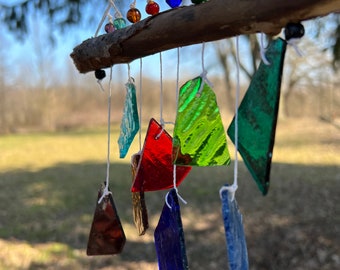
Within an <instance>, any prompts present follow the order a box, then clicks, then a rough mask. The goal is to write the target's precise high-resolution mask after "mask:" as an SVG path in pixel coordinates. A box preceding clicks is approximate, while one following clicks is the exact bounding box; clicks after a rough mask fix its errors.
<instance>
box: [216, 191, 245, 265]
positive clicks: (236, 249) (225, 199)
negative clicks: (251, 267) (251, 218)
mask: <svg viewBox="0 0 340 270" xmlns="http://www.w3.org/2000/svg"><path fill="white" fill-rule="evenodd" d="M231 197H232V196H231V195H230V194H229V191H228V190H223V191H222V192H221V199H222V217H223V223H224V230H225V235H226V240H227V251H228V261H229V269H230V270H248V252H247V243H246V239H245V235H244V230H243V224H242V215H241V213H240V212H239V210H238V206H237V202H236V199H235V198H234V199H233V200H232V199H231Z"/></svg>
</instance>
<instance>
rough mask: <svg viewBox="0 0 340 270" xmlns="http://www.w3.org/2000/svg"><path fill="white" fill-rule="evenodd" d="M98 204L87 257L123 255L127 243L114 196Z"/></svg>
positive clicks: (105, 198)
mask: <svg viewBox="0 0 340 270" xmlns="http://www.w3.org/2000/svg"><path fill="white" fill-rule="evenodd" d="M102 192H103V187H102V188H101V190H99V192H98V200H99V198H101V196H102ZM98 200H97V203H96V210H95V212H94V216H93V221H92V226H91V231H90V235H89V240H88V243H87V251H86V253H87V255H88V256H91V255H112V254H118V253H121V252H122V250H123V247H124V244H125V241H126V238H125V234H124V231H123V227H122V224H121V222H120V219H119V216H118V214H117V210H116V207H115V204H114V202H113V198H112V195H111V194H109V195H107V196H105V197H104V199H103V200H102V201H101V202H100V203H98Z"/></svg>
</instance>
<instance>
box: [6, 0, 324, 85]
mask: <svg viewBox="0 0 340 270" xmlns="http://www.w3.org/2000/svg"><path fill="white" fill-rule="evenodd" d="M157 2H158V3H159V5H160V9H161V11H164V10H167V9H169V6H168V5H167V4H166V3H165V1H164V0H158V1H157ZM103 3H105V2H104V1H103ZM116 3H117V5H118V7H119V8H120V9H121V13H122V14H123V16H124V15H125V14H126V11H127V10H128V8H129V5H128V4H126V3H127V2H126V1H123V0H117V1H116ZM122 3H125V5H123V4H122ZM184 3H185V4H190V1H189V0H187V1H186V2H184ZM145 4H146V0H145V1H137V8H138V9H139V10H140V11H141V12H142V19H144V18H146V17H147V16H148V15H147V14H146V13H145ZM96 8H97V10H95V9H93V7H89V8H88V9H87V10H84V14H83V17H84V19H85V20H84V21H86V18H90V17H94V18H95V19H94V22H92V23H90V24H85V23H81V24H79V25H77V26H73V27H70V28H69V29H67V30H66V31H65V32H64V33H61V32H60V31H59V30H58V28H57V27H56V28H53V29H50V27H49V24H47V23H46V21H45V20H46V19H47V18H46V16H41V17H39V16H34V15H33V14H28V15H29V18H30V32H29V34H28V36H27V37H26V38H25V39H24V41H23V42H21V41H18V40H17V39H16V38H15V37H14V36H13V35H12V34H11V33H9V32H8V31H6V30H5V31H2V32H1V33H0V56H1V57H2V62H3V65H5V66H6V69H5V73H6V75H5V78H6V83H7V84H9V85H11V84H14V83H16V84H17V82H18V81H22V82H23V83H24V84H25V85H26V86H34V85H35V84H36V83H37V82H39V81H40V80H41V78H43V77H44V78H45V81H46V84H47V85H48V86H51V85H53V84H64V83H65V82H66V81H67V80H68V79H69V78H70V76H71V77H72V79H73V80H74V81H81V80H83V79H84V77H89V76H92V77H93V74H92V73H90V74H87V75H83V74H79V73H78V71H77V70H76V68H75V66H74V65H73V62H72V60H71V58H70V56H69V55H70V53H71V52H72V50H73V48H74V47H75V46H76V45H78V44H80V43H81V42H82V41H83V40H86V39H88V38H90V37H93V36H94V34H95V31H96V29H97V27H98V24H99V22H100V19H101V18H102V16H103V14H104V11H105V8H106V5H104V4H103V5H102V6H100V5H98V6H97V7H96ZM110 13H111V15H113V14H114V10H112V11H111V12H110ZM104 24H105V23H104ZM304 24H305V25H309V27H307V28H306V32H307V34H308V32H310V31H313V27H310V26H311V24H310V23H309V24H306V23H304ZM2 28H3V29H6V28H5V27H2ZM103 28H104V26H102V27H101V30H100V32H99V34H105V32H104V30H103ZM49 34H52V35H53V36H54V37H55V39H56V43H55V45H54V46H53V47H52V46H51V42H50V41H49ZM316 45H320V44H316ZM204 48H205V50H204V67H205V69H206V70H207V71H208V76H216V75H222V72H223V71H222V69H221V67H220V66H219V65H218V64H216V63H217V58H216V55H215V53H214V48H213V44H212V43H206V44H205V47H204ZM245 51H246V49H245V48H244V47H243V45H242V42H240V55H241V57H242V60H243V61H247V55H246V53H245ZM201 59H202V44H197V45H193V46H188V47H183V48H180V77H181V75H182V77H183V75H185V76H186V77H194V76H198V75H200V74H201V73H202V60H201ZM176 65H177V50H176V49H173V50H169V51H165V52H163V53H162V75H163V79H176V74H177V70H176ZM119 66H120V69H121V71H120V72H117V74H114V76H115V77H116V79H119V80H125V79H127V70H128V68H127V65H126V64H122V65H119ZM130 67H131V74H132V76H135V77H136V76H138V75H139V72H140V71H139V68H140V61H139V60H135V61H133V62H132V63H131V64H130ZM160 69H161V66H160V55H159V54H156V55H153V56H150V57H145V58H143V76H144V77H149V78H153V79H156V80H159V78H160ZM27 71H29V72H27ZM117 77H118V78H117ZM123 77H125V78H123Z"/></svg>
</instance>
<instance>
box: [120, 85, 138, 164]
mask: <svg viewBox="0 0 340 270" xmlns="http://www.w3.org/2000/svg"><path fill="white" fill-rule="evenodd" d="M125 87H126V98H125V104H124V112H123V117H122V122H121V124H120V135H119V139H118V145H119V157H120V158H124V157H125V156H126V154H127V152H128V150H129V148H130V146H131V143H132V141H133V139H134V138H135V136H136V134H137V132H138V130H139V118H138V110H137V98H136V88H135V85H134V84H133V83H131V82H128V83H127V84H126V85H125Z"/></svg>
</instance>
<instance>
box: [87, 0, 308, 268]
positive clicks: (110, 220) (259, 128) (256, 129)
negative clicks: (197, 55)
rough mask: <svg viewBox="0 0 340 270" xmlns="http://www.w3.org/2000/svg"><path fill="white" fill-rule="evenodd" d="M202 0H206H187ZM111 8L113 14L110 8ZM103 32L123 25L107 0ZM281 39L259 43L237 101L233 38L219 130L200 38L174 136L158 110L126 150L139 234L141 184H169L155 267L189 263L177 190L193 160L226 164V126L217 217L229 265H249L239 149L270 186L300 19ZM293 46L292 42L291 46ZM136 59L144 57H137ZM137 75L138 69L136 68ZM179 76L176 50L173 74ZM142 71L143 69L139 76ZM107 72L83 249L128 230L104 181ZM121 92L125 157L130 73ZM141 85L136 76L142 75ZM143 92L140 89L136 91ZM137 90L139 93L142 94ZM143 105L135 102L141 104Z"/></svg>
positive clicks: (151, 10)
mask: <svg viewBox="0 0 340 270" xmlns="http://www.w3.org/2000/svg"><path fill="white" fill-rule="evenodd" d="M166 2H167V4H168V5H169V6H170V7H171V8H176V7H178V6H180V5H181V0H166ZM192 2H193V3H194V4H200V3H201V2H204V0H192ZM111 8H114V10H115V17H114V19H113V17H112V16H111V15H110V9H111ZM145 10H146V12H147V14H149V15H151V16H153V15H156V14H158V13H159V5H158V4H157V3H156V2H155V1H153V0H148V1H147V4H146V7H145ZM106 18H107V19H108V23H107V24H106V25H105V27H104V29H105V31H106V32H107V33H111V32H113V31H115V30H118V29H121V28H124V27H125V26H126V21H125V19H124V18H123V16H122V14H121V13H120V12H119V10H118V9H117V7H116V6H115V3H114V1H112V0H110V1H109V3H108V7H107V9H106V10H105V13H104V16H103V19H102V21H101V22H100V24H99V27H98V29H97V31H96V35H97V34H98V32H99V30H100V28H101V26H102V24H103V22H104V21H105V19H106ZM126 18H127V20H128V21H130V22H131V23H136V22H138V21H140V20H141V13H140V11H139V10H138V9H137V8H136V1H134V2H133V3H132V4H131V5H130V9H129V10H128V12H127V14H126ZM284 35H285V40H284V39H281V38H277V39H273V40H271V41H270V44H269V46H268V48H266V49H264V48H263V46H262V48H261V57H262V61H261V63H260V65H259V67H258V69H257V71H256V72H255V74H254V76H253V78H252V80H251V82H250V85H249V87H248V90H247V92H246V94H245V95H244V97H243V100H242V101H241V103H240V105H238V104H239V88H240V86H239V85H240V83H239V80H240V78H239V77H240V76H239V55H238V39H237V38H236V42H237V46H236V47H237V55H236V59H237V86H236V100H235V116H234V118H233V119H232V122H231V124H230V126H229V127H228V129H227V132H225V129H224V127H223V123H222V119H221V115H220V110H219V107H218V104H217V101H216V96H215V93H214V91H213V86H212V84H211V83H210V82H209V80H208V78H207V72H206V70H205V68H204V44H202V74H201V75H199V76H197V77H196V78H193V79H191V80H189V81H187V82H186V83H184V84H183V85H182V86H181V87H180V89H178V88H179V87H178V78H177V87H176V88H177V89H176V91H177V110H176V121H175V123H174V130H173V137H172V136H171V135H170V134H169V133H168V132H167V131H166V129H165V124H166V122H165V121H164V119H163V117H162V100H161V116H160V122H157V121H156V120H155V119H154V118H151V119H150V121H149V126H148V129H147V132H146V135H145V139H144V144H143V147H142V146H141V139H140V151H139V152H138V153H136V154H134V155H132V157H131V173H132V186H131V194H132V208H133V217H134V223H135V225H136V228H137V231H138V234H139V235H143V234H145V232H146V230H147V229H148V227H149V223H148V213H147V207H146V201H145V194H144V193H145V192H149V191H159V190H169V192H168V193H167V195H166V197H165V203H164V206H163V210H162V213H161V216H160V219H159V222H158V225H157V227H156V229H155V232H154V239H155V248H156V252H157V257H158V266H159V269H161V270H180V269H188V268H189V266H188V260H187V256H186V248H185V239H184V229H183V225H182V220H181V212H180V203H179V201H183V202H184V203H185V201H184V199H183V198H182V197H181V196H180V195H179V192H178V186H179V185H180V184H181V183H182V182H183V180H184V179H185V177H186V176H187V175H188V174H189V173H190V170H191V167H192V166H198V167H204V166H224V165H228V164H229V163H230V156H229V151H228V147H227V138H226V134H228V136H229V137H230V139H231V140H232V142H233V143H234V145H235V163H234V182H233V184H231V185H229V184H226V185H225V186H223V187H221V189H220V192H219V194H220V198H221V202H222V217H223V222H224V228H225V237H226V242H227V253H228V262H229V269H248V255H247V246H246V240H245V234H244V230H243V223H242V216H241V214H240V212H239V210H238V205H237V202H236V199H235V192H236V190H237V188H238V186H237V180H238V176H237V173H238V167H237V166H238V153H240V155H241V156H242V158H243V161H244V163H245V165H246V167H247V168H248V170H249V172H250V174H251V175H252V177H253V179H254V180H255V182H256V183H257V185H258V188H259V189H260V191H261V192H262V194H263V195H265V194H266V193H267V192H268V189H269V179H270V167H271V160H272V156H273V147H274V141H275V130H276V123H277V115H278V108H279V99H280V86H281V76H282V71H283V64H284V57H285V52H286V46H287V44H291V45H293V47H294V48H295V49H296V50H297V47H296V46H295V40H296V39H299V38H301V37H302V36H303V35H304V28H303V26H302V25H301V24H300V23H289V24H288V25H287V26H286V28H285V30H284ZM297 52H298V50H297ZM161 59H162V58H161V53H160V71H161V72H160V73H161V78H160V81H161V91H160V93H161V97H162V62H161ZM141 63H142V62H141ZM105 75H106V74H105V71H104V70H96V71H95V76H96V78H97V79H98V83H99V85H100V87H101V89H102V90H104V88H103V87H102V85H101V81H102V80H103V79H104V78H105ZM140 75H142V74H140ZM178 76H179V50H178V65H177V77H178ZM140 77H142V76H140ZM111 80H112V68H111V72H110V82H109V94H108V145H107V148H108V149H107V172H106V180H105V182H104V183H103V184H102V185H101V187H100V190H99V192H98V198H97V201H96V207H95V213H94V217H93V222H92V226H91V230H90V235H89V240H88V246H87V254H88V255H108V254H118V253H120V252H122V250H123V247H124V244H125V241H126V238H125V234H124V230H123V227H122V224H121V222H120V219H119V216H118V213H117V209H116V207H115V204H114V200H113V194H112V193H111V191H110V189H109V168H110V115H111ZM125 88H126V99H125V103H124V110H123V117H122V121H121V126H120V136H119V139H118V145H119V153H120V158H124V157H125V156H126V155H127V153H128V150H129V148H130V145H131V143H132V141H133V140H134V138H135V136H136V134H137V133H138V132H139V137H140V138H141V130H140V126H141V120H140V115H141V110H140V111H139V112H138V104H137V98H136V85H135V82H134V79H133V78H132V77H131V75H130V66H129V65H128V81H127V83H126V84H125ZM140 91H141V83H140ZM140 95H141V92H140ZM140 98H141V96H140ZM139 107H140V109H141V104H139Z"/></svg>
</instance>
